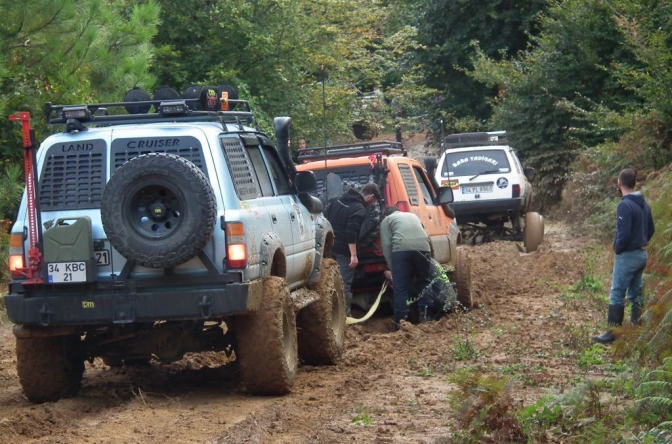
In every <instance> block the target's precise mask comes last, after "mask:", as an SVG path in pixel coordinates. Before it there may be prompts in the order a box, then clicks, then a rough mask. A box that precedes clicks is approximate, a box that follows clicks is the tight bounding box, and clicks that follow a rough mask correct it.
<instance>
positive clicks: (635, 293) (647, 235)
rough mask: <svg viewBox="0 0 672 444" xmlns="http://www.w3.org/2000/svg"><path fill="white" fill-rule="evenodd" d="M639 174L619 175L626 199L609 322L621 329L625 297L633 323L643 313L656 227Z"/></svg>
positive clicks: (620, 211) (608, 338) (609, 338)
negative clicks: (639, 186)
mask: <svg viewBox="0 0 672 444" xmlns="http://www.w3.org/2000/svg"><path fill="white" fill-rule="evenodd" d="M636 182H637V174H636V173H635V171H634V170H632V169H629V168H628V169H625V170H623V171H621V174H619V176H618V184H617V186H618V189H619V190H620V191H621V194H622V195H623V198H622V199H621V202H620V203H619V204H618V208H617V209H616V215H617V216H618V219H617V222H616V236H615V238H614V254H615V255H616V257H615V258H614V271H613V276H612V279H611V293H610V294H609V314H608V317H607V323H608V324H609V326H610V327H617V326H619V325H621V324H622V323H623V316H624V312H625V296H626V293H627V296H628V299H629V300H630V303H631V304H632V310H631V315H630V321H631V322H632V323H633V324H635V325H637V324H639V317H640V316H641V314H642V306H643V303H644V301H643V298H642V274H643V273H644V267H646V262H647V260H648V257H647V254H646V246H647V245H648V243H649V241H650V240H651V237H652V236H653V233H654V232H655V227H654V224H653V216H652V215H651V207H649V204H648V203H646V201H645V200H644V196H642V194H641V193H640V192H639V191H635V183H636ZM593 340H594V341H596V342H600V343H602V344H607V343H610V342H614V340H616V336H615V335H614V334H613V332H612V331H611V330H608V331H607V332H606V333H604V334H603V335H601V336H594V337H593Z"/></svg>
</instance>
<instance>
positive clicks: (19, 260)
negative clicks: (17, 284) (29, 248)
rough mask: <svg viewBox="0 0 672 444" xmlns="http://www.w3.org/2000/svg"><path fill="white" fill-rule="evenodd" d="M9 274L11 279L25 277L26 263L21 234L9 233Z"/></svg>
mask: <svg viewBox="0 0 672 444" xmlns="http://www.w3.org/2000/svg"><path fill="white" fill-rule="evenodd" d="M9 275H10V277H11V278H12V279H25V278H26V263H25V260H24V256H23V234H10V235H9Z"/></svg>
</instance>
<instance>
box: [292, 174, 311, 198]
mask: <svg viewBox="0 0 672 444" xmlns="http://www.w3.org/2000/svg"><path fill="white" fill-rule="evenodd" d="M294 189H296V192H297V193H299V194H301V193H314V192H315V191H317V179H316V178H315V173H313V172H312V171H298V172H297V173H296V176H294Z"/></svg>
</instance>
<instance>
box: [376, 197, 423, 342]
mask: <svg viewBox="0 0 672 444" xmlns="http://www.w3.org/2000/svg"><path fill="white" fill-rule="evenodd" d="M380 243H381V245H382V247H383V255H384V256H385V262H387V267H388V268H389V270H386V271H385V277H386V278H387V279H389V280H391V281H392V284H393V286H394V298H393V304H392V305H393V307H392V308H393V310H394V323H395V328H396V329H399V328H400V322H401V320H402V319H406V318H407V317H408V299H409V291H410V287H411V286H412V285H413V279H415V285H416V286H417V287H418V288H425V287H426V286H427V285H428V284H429V283H430V279H429V272H430V269H429V268H430V266H431V259H432V257H431V253H430V252H431V244H430V240H429V236H428V235H427V232H426V231H425V228H424V227H423V226H422V222H421V221H420V219H419V218H418V216H416V215H415V214H413V213H402V212H401V211H399V210H398V209H397V207H388V208H386V209H385V211H383V221H382V222H381V224H380ZM431 304H432V301H431V295H430V294H426V295H425V296H423V297H422V298H421V299H420V300H419V301H418V308H419V310H420V322H427V321H428V320H429V315H428V313H427V310H428V308H429V306H430V305H431Z"/></svg>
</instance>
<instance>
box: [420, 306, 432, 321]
mask: <svg viewBox="0 0 672 444" xmlns="http://www.w3.org/2000/svg"><path fill="white" fill-rule="evenodd" d="M419 308H420V319H419V321H418V323H419V324H426V323H428V322H429V321H431V320H432V316H431V315H430V313H429V307H419Z"/></svg>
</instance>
